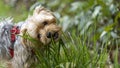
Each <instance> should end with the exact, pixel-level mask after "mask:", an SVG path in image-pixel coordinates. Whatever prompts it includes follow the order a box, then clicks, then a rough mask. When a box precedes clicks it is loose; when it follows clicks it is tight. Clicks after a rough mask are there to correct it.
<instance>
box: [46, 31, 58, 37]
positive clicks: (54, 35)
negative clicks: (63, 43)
mask: <svg viewBox="0 0 120 68" xmlns="http://www.w3.org/2000/svg"><path fill="white" fill-rule="evenodd" d="M46 36H47V38H53V39H57V38H58V32H55V33H51V32H48V33H47V34H46Z"/></svg>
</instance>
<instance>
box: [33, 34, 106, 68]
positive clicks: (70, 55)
mask: <svg viewBox="0 0 120 68" xmlns="http://www.w3.org/2000/svg"><path fill="white" fill-rule="evenodd" d="M70 34H71V33H70ZM86 40H87V39H86V38H84V39H82V38H81V36H76V35H75V34H74V35H69V36H67V34H64V35H63V36H62V39H61V40H60V41H59V42H58V43H54V42H52V43H51V44H50V45H49V46H46V49H45V52H44V53H43V51H42V52H37V53H36V55H37V57H38V59H39V63H38V64H35V65H33V66H34V67H35V68H97V67H100V68H106V67H107V64H106V62H107V59H108V52H107V48H106V47H107V44H106V43H104V44H102V46H104V48H102V49H101V50H99V49H96V45H93V47H94V48H93V49H92V50H91V49H90V48H89V47H88V45H90V43H89V42H88V43H86V42H85V41H86ZM31 68H32V67H31Z"/></svg>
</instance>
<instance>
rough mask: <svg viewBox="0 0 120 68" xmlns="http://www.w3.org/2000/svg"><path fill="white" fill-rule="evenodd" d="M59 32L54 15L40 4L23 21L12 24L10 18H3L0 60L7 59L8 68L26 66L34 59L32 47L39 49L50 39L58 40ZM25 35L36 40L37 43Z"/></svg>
mask: <svg viewBox="0 0 120 68" xmlns="http://www.w3.org/2000/svg"><path fill="white" fill-rule="evenodd" d="M60 33H61V27H59V26H58V25H57V24H56V17H55V16H54V15H53V13H52V12H51V11H49V10H47V9H46V8H44V7H41V6H38V7H36V8H35V10H34V12H33V15H32V16H30V17H28V19H27V20H26V21H25V23H20V24H19V25H17V26H14V25H13V24H12V23H11V20H4V21H2V22H1V23H0V60H3V59H4V60H5V61H8V62H7V63H8V66H9V67H8V68H28V67H30V65H31V64H32V63H33V62H35V60H36V56H35V54H34V53H33V52H34V47H37V49H40V50H41V48H42V47H43V46H45V45H48V44H50V42H51V41H52V40H54V41H57V40H59V38H60ZM16 34H18V35H16ZM26 35H27V36H29V37H30V38H33V39H35V40H37V41H38V42H37V43H36V44H37V45H36V44H34V43H32V41H31V40H29V39H27V38H26Z"/></svg>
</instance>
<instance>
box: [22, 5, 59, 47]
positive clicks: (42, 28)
mask: <svg viewBox="0 0 120 68" xmlns="http://www.w3.org/2000/svg"><path fill="white" fill-rule="evenodd" d="M27 22H28V24H27V25H25V26H24V27H23V29H22V32H24V31H27V33H28V34H29V35H30V36H31V37H32V38H35V39H37V40H39V41H40V42H41V43H43V44H44V45H46V44H49V43H50V42H51V41H52V40H54V41H57V40H58V39H59V37H60V33H61V27H59V26H58V25H57V24H56V18H55V16H54V15H53V13H52V12H50V11H49V10H47V9H45V8H43V7H39V6H38V7H36V9H35V11H34V13H33V16H31V17H30V18H28V20H27Z"/></svg>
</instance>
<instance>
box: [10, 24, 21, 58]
mask: <svg viewBox="0 0 120 68" xmlns="http://www.w3.org/2000/svg"><path fill="white" fill-rule="evenodd" d="M10 32H11V42H12V43H13V44H14V42H15V40H16V34H19V33H20V30H19V28H18V27H17V26H13V28H12V29H11V30H10ZM13 46H14V45H13ZM9 50H10V55H11V57H13V56H14V47H13V48H11V47H10V48H9Z"/></svg>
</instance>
